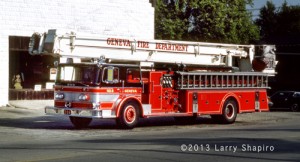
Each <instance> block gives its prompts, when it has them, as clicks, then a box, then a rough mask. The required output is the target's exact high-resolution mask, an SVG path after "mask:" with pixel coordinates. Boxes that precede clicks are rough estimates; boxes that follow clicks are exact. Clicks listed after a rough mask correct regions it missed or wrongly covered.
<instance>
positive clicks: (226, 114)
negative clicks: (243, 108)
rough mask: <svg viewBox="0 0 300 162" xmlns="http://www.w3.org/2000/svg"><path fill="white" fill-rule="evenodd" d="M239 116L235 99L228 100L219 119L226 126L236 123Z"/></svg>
mask: <svg viewBox="0 0 300 162" xmlns="http://www.w3.org/2000/svg"><path fill="white" fill-rule="evenodd" d="M236 116H237V103H236V101H235V100H233V99H227V100H226V101H225V103H224V105H223V109H222V115H221V116H220V117H219V118H220V119H221V121H222V123H224V124H231V123H234V122H235V119H236Z"/></svg>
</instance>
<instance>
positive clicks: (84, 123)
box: [69, 116, 93, 129]
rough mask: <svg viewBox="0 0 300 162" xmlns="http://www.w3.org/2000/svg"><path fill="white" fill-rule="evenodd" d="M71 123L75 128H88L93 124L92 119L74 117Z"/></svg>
mask: <svg viewBox="0 0 300 162" xmlns="http://www.w3.org/2000/svg"><path fill="white" fill-rule="evenodd" d="M69 118H70V121H71V123H72V124H73V125H74V127H75V128H79V129H80V128H86V127H88V126H89V124H90V123H91V122H92V120H93V119H92V118H82V117H74V116H70V117H69Z"/></svg>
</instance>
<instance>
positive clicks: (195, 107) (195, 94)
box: [193, 93, 198, 113]
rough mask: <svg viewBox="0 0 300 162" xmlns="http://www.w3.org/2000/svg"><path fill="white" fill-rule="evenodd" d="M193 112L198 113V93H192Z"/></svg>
mask: <svg viewBox="0 0 300 162" xmlns="http://www.w3.org/2000/svg"><path fill="white" fill-rule="evenodd" d="M193 113H198V94H197V93H193Z"/></svg>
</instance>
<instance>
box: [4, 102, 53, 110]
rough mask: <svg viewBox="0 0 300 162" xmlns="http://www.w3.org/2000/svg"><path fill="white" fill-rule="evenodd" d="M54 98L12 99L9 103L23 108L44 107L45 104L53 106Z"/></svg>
mask: <svg viewBox="0 0 300 162" xmlns="http://www.w3.org/2000/svg"><path fill="white" fill-rule="evenodd" d="M53 104H54V101H53V100H10V101H9V105H10V106H13V107H15V108H23V109H44V108H45V106H53Z"/></svg>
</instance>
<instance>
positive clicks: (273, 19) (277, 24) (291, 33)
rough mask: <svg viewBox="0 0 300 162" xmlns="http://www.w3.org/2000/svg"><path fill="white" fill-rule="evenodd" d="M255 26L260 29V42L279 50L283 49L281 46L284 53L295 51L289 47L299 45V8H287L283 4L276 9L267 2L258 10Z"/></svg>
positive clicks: (285, 4) (286, 5) (285, 3)
mask: <svg viewBox="0 0 300 162" xmlns="http://www.w3.org/2000/svg"><path fill="white" fill-rule="evenodd" d="M256 24H257V25H258V26H259V27H260V35H261V40H262V41H264V42H266V43H270V44H277V45H278V47H279V49H281V50H283V49H282V48H284V47H282V46H285V49H284V51H291V50H293V49H294V50H297V49H296V48H293V47H291V46H292V45H294V44H299V43H300V39H299V37H300V6H288V4H287V2H284V3H283V4H282V6H281V7H280V8H279V9H276V7H275V5H274V4H273V3H272V2H270V1H268V2H267V3H266V5H265V6H264V7H263V8H262V9H261V10H260V15H259V18H258V19H257V21H256ZM287 46H290V47H287ZM298 48H299V47H298ZM298 51H299V50H298Z"/></svg>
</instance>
